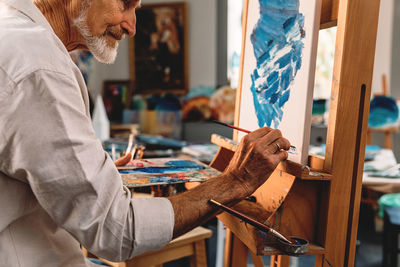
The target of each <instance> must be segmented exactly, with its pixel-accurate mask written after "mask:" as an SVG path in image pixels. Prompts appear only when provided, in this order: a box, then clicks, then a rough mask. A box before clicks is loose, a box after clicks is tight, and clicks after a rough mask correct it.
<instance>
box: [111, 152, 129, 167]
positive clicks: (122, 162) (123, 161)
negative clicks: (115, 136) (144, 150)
mask: <svg viewBox="0 0 400 267" xmlns="http://www.w3.org/2000/svg"><path fill="white" fill-rule="evenodd" d="M131 158H132V154H131V153H130V152H129V153H128V154H126V155H125V156H123V157H122V158H119V159H117V160H116V161H114V164H115V166H117V167H119V166H124V165H126V164H128V163H129V161H131Z"/></svg>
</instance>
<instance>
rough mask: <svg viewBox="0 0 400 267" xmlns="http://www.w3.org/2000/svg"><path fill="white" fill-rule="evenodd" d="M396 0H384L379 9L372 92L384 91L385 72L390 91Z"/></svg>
mask: <svg viewBox="0 0 400 267" xmlns="http://www.w3.org/2000/svg"><path fill="white" fill-rule="evenodd" d="M393 9H394V0H382V1H381V5H380V10H379V22H378V35H377V38H376V49H375V63H374V73H373V77H372V94H374V93H383V87H382V75H383V74H385V75H386V78H387V84H388V88H389V93H390V89H391V86H390V80H391V72H392V71H391V69H392V66H391V65H392V40H393V33H392V32H393Z"/></svg>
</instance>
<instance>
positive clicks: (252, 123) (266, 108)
mask: <svg viewBox="0 0 400 267" xmlns="http://www.w3.org/2000/svg"><path fill="white" fill-rule="evenodd" d="M244 10H245V12H244V20H243V22H244V23H243V24H244V31H243V34H244V39H243V47H242V60H241V75H240V80H239V90H238V102H237V103H238V105H237V117H236V121H235V124H236V125H237V126H239V127H241V128H244V129H248V130H255V129H257V128H261V127H264V126H269V127H272V128H278V129H280V130H281V131H282V133H283V135H284V136H285V137H286V138H287V139H289V141H290V142H291V144H292V145H293V146H295V147H296V150H295V151H292V152H291V153H290V154H289V160H292V161H295V162H297V163H301V164H305V163H306V161H307V156H308V145H309V139H310V129H311V113H312V99H313V97H312V92H313V85H314V73H315V61H316V50H317V42H318V30H319V18H320V10H321V1H320V0H312V1H311V0H251V1H250V0H247V1H246V2H245V5H244ZM246 10H247V12H246ZM244 135H245V134H244V133H237V140H240V139H241V138H242V137H243V136H244Z"/></svg>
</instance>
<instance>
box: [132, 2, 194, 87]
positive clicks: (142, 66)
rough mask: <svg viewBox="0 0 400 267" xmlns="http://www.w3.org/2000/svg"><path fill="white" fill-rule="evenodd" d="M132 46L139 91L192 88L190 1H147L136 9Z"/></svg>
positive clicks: (133, 67)
mask: <svg viewBox="0 0 400 267" xmlns="http://www.w3.org/2000/svg"><path fill="white" fill-rule="evenodd" d="M136 17H137V26H136V35H135V38H132V40H131V41H130V42H131V46H130V57H131V80H135V81H136V86H135V88H136V92H138V93H143V92H148V93H157V92H158V93H163V92H175V93H178V92H180V93H185V92H186V91H187V89H188V72H187V67H188V65H187V40H186V39H187V34H186V27H187V26H186V4H185V3H162V4H148V5H146V4H144V5H143V6H142V7H141V8H140V9H138V10H137V11H136Z"/></svg>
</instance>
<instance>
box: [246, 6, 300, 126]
mask: <svg viewBox="0 0 400 267" xmlns="http://www.w3.org/2000/svg"><path fill="white" fill-rule="evenodd" d="M259 3H260V19H259V20H258V21H257V23H256V24H255V26H254V29H253V31H252V33H251V36H250V38H251V43H252V45H253V49H254V56H255V58H256V60H257V68H256V69H254V71H253V73H252V74H251V80H252V85H251V88H250V89H251V92H252V95H253V102H254V107H255V112H256V115H257V120H258V125H259V127H263V126H265V125H266V126H270V127H274V128H277V127H278V126H279V123H280V122H281V120H282V117H283V107H284V105H285V103H286V102H287V101H288V100H289V96H290V89H291V88H290V87H291V84H292V81H293V80H294V78H295V76H296V73H297V71H298V70H299V69H300V67H301V54H302V51H303V48H304V44H303V39H304V37H305V31H304V16H303V14H301V13H299V0H259ZM272 123H273V124H274V125H272Z"/></svg>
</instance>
